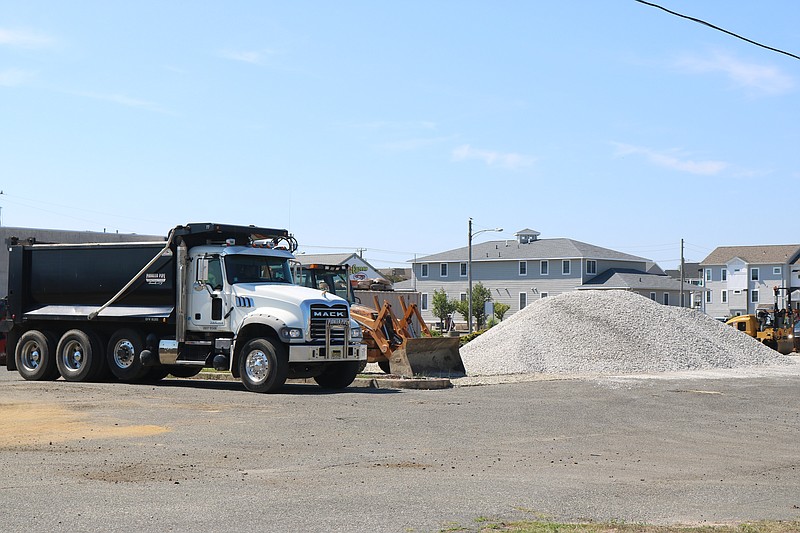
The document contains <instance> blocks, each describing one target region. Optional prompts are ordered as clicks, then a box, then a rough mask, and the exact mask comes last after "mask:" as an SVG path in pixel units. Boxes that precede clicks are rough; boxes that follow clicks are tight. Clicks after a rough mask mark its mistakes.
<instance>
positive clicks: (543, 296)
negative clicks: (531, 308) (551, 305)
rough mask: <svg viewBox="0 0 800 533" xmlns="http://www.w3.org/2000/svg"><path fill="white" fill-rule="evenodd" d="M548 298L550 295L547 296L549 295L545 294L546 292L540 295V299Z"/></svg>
mask: <svg viewBox="0 0 800 533" xmlns="http://www.w3.org/2000/svg"><path fill="white" fill-rule="evenodd" d="M548 296H550V295H549V294H547V293H546V292H543V293H542V298H547V297H548Z"/></svg>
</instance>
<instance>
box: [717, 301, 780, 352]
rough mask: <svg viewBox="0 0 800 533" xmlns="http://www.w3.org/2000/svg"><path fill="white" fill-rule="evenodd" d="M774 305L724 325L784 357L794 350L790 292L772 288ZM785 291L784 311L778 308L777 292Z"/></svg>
mask: <svg viewBox="0 0 800 533" xmlns="http://www.w3.org/2000/svg"><path fill="white" fill-rule="evenodd" d="M772 290H773V291H774V293H775V305H774V306H773V308H772V310H766V309H761V310H759V311H758V312H757V313H756V314H755V315H740V316H735V317H732V318H729V319H728V320H727V321H726V322H725V323H726V324H728V325H729V326H733V327H735V328H736V329H738V330H739V331H741V332H744V333H746V334H747V335H750V336H751V337H753V338H754V339H756V340H758V341H760V342H761V343H763V344H764V345H765V346H769V347H770V348H772V349H773V350H776V351H778V352H780V353H782V354H784V355H787V354H790V353H792V352H793V351H794V350H795V339H794V322H795V320H794V311H793V310H792V295H791V292H790V291H788V290H787V289H785V288H783V287H773V289H772ZM781 290H786V292H787V294H788V300H787V304H786V309H779V308H778V292H779V291H781Z"/></svg>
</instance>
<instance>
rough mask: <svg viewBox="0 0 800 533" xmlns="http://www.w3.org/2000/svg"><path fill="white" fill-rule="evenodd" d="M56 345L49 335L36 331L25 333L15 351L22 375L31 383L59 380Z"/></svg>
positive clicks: (15, 357) (18, 368)
mask: <svg viewBox="0 0 800 533" xmlns="http://www.w3.org/2000/svg"><path fill="white" fill-rule="evenodd" d="M55 344H56V343H55V341H54V340H53V337H52V336H51V335H50V334H49V333H45V332H42V331H36V330H35V329H32V330H30V331H26V332H25V333H23V334H22V336H21V337H20V338H19V341H17V349H16V350H15V351H14V361H15V362H16V364H17V370H18V371H19V373H20V375H21V376H22V377H23V378H25V379H27V380H30V381H50V380H54V379H58V368H57V367H56V352H55Z"/></svg>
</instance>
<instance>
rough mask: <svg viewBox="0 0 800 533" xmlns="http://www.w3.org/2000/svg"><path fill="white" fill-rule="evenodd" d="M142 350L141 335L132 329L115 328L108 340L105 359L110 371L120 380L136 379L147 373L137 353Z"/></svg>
mask: <svg viewBox="0 0 800 533" xmlns="http://www.w3.org/2000/svg"><path fill="white" fill-rule="evenodd" d="M142 350H144V342H143V341H142V335H141V334H140V333H138V332H136V331H134V330H132V329H127V328H125V329H120V330H117V331H116V332H115V333H114V334H113V335H112V336H111V339H109V341H108V349H107V350H106V361H107V362H108V367H109V368H110V369H111V373H112V374H114V376H116V378H117V379H118V380H120V381H137V380H140V379H142V378H143V377H144V376H145V374H147V371H148V368H147V367H146V366H143V365H142V361H141V360H140V359H139V354H140V353H142Z"/></svg>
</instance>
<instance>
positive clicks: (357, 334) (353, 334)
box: [350, 327, 364, 339]
mask: <svg viewBox="0 0 800 533" xmlns="http://www.w3.org/2000/svg"><path fill="white" fill-rule="evenodd" d="M350 338H351V339H363V338H364V333H363V332H362V331H361V328H360V327H355V328H351V329H350Z"/></svg>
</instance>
